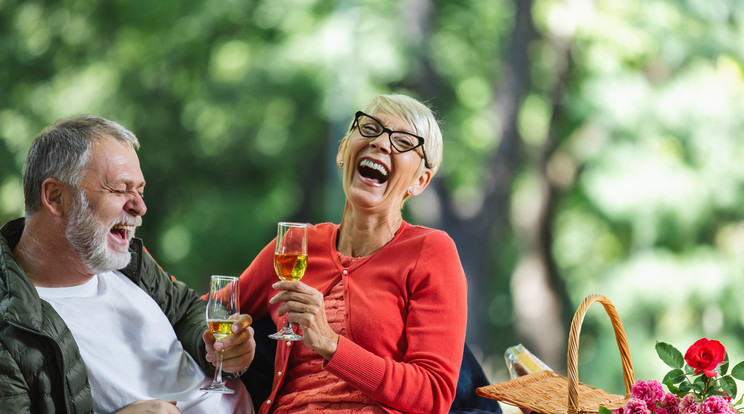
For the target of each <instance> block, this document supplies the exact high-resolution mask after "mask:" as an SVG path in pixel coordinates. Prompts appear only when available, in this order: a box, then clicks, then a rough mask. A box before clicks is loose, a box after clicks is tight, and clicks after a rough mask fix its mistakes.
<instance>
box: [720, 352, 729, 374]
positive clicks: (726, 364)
mask: <svg viewBox="0 0 744 414" xmlns="http://www.w3.org/2000/svg"><path fill="white" fill-rule="evenodd" d="M728 367H729V357H728V352H726V357H725V358H724V360H723V364H721V367H720V368H721V375H726V372H727V371H728Z"/></svg>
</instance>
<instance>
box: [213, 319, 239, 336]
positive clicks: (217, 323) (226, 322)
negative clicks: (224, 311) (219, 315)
mask: <svg viewBox="0 0 744 414" xmlns="http://www.w3.org/2000/svg"><path fill="white" fill-rule="evenodd" d="M233 323H235V320H234V319H213V320H208V321H207V325H209V330H210V331H212V335H214V338H215V339H222V338H224V337H226V336H228V335H230V334H231V333H232V331H231V330H230V327H231V326H232V324H233Z"/></svg>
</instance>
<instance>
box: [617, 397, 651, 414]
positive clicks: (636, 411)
mask: <svg viewBox="0 0 744 414" xmlns="http://www.w3.org/2000/svg"><path fill="white" fill-rule="evenodd" d="M624 408H625V409H624V410H623V414H649V410H648V405H647V404H646V401H643V400H641V399H639V398H633V397H630V399H629V400H628V402H626V403H625V407H624Z"/></svg>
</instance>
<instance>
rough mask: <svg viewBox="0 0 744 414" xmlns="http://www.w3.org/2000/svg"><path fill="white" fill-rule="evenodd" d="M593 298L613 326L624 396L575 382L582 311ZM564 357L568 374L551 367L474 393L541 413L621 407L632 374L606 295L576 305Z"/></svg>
mask: <svg viewBox="0 0 744 414" xmlns="http://www.w3.org/2000/svg"><path fill="white" fill-rule="evenodd" d="M594 302H600V303H601V304H602V306H604V308H605V311H606V312H607V314H608V315H609V317H610V321H611V322H612V327H613V328H614V330H615V340H616V342H617V347H618V349H619V350H620V361H621V363H622V367H623V380H624V382H625V396H621V395H614V394H610V393H608V392H607V391H605V390H602V389H599V388H594V387H590V386H588V385H584V384H581V383H579V375H578V356H579V332H580V331H581V324H582V323H583V321H584V315H585V314H586V311H587V309H588V308H589V306H590V305H591V304H593V303H594ZM567 360H568V367H567V368H568V378H566V377H563V376H561V375H558V374H556V373H555V372H552V371H542V372H538V373H535V374H530V375H526V376H524V377H519V378H516V379H513V380H511V381H506V382H502V383H499V384H493V385H488V386H485V387H480V388H478V389H476V393H477V394H478V395H480V396H483V397H487V398H492V399H495V400H499V401H503V402H506V403H509V404H513V405H516V406H519V407H525V408H529V409H531V410H532V411H536V412H538V413H543V414H577V413H597V412H599V406H600V405H601V406H603V407H605V408H608V409H610V410H614V409H615V408H619V407H621V406H622V405H623V404H624V403H625V401H627V399H628V398H629V397H630V387H631V386H632V385H633V383H634V382H635V376H634V374H633V364H632V362H631V360H630V351H629V350H628V339H627V337H626V336H625V330H624V329H623V324H622V322H621V321H620V316H619V315H618V314H617V310H616V309H615V306H614V305H613V304H612V302H610V300H609V299H607V298H606V297H604V296H602V295H589V296H587V297H586V298H584V300H583V301H582V302H581V304H580V305H579V308H578V309H577V310H576V313H575V314H574V317H573V321H571V331H570V332H569V335H568V358H567Z"/></svg>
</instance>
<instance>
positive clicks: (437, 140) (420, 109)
mask: <svg viewBox="0 0 744 414" xmlns="http://www.w3.org/2000/svg"><path fill="white" fill-rule="evenodd" d="M362 112H364V113H367V114H370V115H372V116H374V115H375V114H378V113H384V114H389V115H394V116H398V117H400V118H402V119H404V120H405V121H406V122H407V123H408V124H410V125H411V126H412V127H413V129H414V133H415V134H416V135H418V136H420V137H422V138H423V139H424V145H423V148H424V153H425V154H426V159H427V160H428V162H429V169H430V170H431V172H432V175H434V174H436V172H437V170H438V169H439V166H440V165H441V163H442V146H443V145H442V131H441V130H440V128H439V121H437V119H436V117H435V116H434V113H433V112H432V111H431V109H430V108H429V107H428V106H426V105H424V104H423V103H421V102H419V101H417V100H416V99H414V98H411V97H410V96H406V95H401V94H394V95H377V96H375V97H374V98H372V100H371V101H369V102H368V103H367V105H366V106H365V107H364V108H363V109H362ZM353 127H354V120H352V121H351V125H350V126H349V132H347V134H346V135H347V137H348V136H349V135H350V134H351V132H352V129H353ZM347 143H348V140H345V141H344V146H343V152H344V153H346V148H347V145H346V144H347ZM421 166H422V167H421V168H419V169H420V170H421V169H423V166H424V160H423V159H422V160H421Z"/></svg>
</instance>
